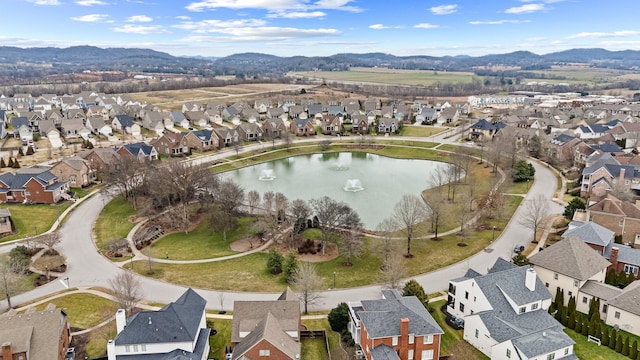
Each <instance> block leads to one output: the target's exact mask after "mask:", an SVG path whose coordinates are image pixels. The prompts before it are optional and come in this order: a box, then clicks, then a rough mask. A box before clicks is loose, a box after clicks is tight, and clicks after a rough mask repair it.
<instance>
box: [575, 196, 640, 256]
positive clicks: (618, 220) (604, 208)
mask: <svg viewBox="0 0 640 360" xmlns="http://www.w3.org/2000/svg"><path fill="white" fill-rule="evenodd" d="M585 212H586V218H587V219H589V221H592V222H594V223H596V224H598V225H600V226H602V227H605V228H607V229H609V230H611V231H613V232H614V234H615V236H620V238H621V241H622V243H623V244H629V245H632V246H633V247H636V248H640V206H639V205H638V204H637V203H632V202H629V201H622V200H620V199H618V198H617V197H615V196H613V195H612V194H611V193H607V194H606V195H605V197H604V198H603V199H602V200H600V201H598V202H596V203H595V204H593V205H591V206H589V207H588V208H587V210H586V211H585Z"/></svg>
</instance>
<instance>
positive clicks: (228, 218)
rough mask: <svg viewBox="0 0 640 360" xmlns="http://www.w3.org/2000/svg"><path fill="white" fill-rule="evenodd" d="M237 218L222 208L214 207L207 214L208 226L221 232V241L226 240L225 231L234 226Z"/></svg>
mask: <svg viewBox="0 0 640 360" xmlns="http://www.w3.org/2000/svg"><path fill="white" fill-rule="evenodd" d="M236 224H237V219H236V217H235V215H234V214H230V213H228V212H226V211H224V210H222V209H218V208H216V209H214V210H213V211H211V213H210V214H209V228H210V229H211V230H212V231H213V232H218V233H222V241H224V242H227V231H229V230H231V229H233V228H235V227H236Z"/></svg>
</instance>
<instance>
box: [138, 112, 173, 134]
mask: <svg viewBox="0 0 640 360" xmlns="http://www.w3.org/2000/svg"><path fill="white" fill-rule="evenodd" d="M167 118H168V121H165V120H166V119H167ZM168 122H170V123H171V127H172V128H173V120H171V118H170V117H167V116H166V114H165V113H163V112H160V111H146V112H145V114H144V117H142V127H143V128H145V129H149V130H151V131H155V133H156V134H158V135H162V133H164V129H165V128H166V124H167V123H168Z"/></svg>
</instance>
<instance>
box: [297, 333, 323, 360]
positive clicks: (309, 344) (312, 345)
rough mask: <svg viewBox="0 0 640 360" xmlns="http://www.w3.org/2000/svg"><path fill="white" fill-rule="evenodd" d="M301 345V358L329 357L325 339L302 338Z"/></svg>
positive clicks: (321, 358)
mask: <svg viewBox="0 0 640 360" xmlns="http://www.w3.org/2000/svg"><path fill="white" fill-rule="evenodd" d="M300 347H301V351H300V352H301V356H300V358H301V359H309V360H324V359H326V358H327V345H326V342H325V340H324V339H321V338H315V339H302V341H301V342H300Z"/></svg>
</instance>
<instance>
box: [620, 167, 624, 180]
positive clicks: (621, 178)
mask: <svg viewBox="0 0 640 360" xmlns="http://www.w3.org/2000/svg"><path fill="white" fill-rule="evenodd" d="M620 181H624V168H620ZM623 184H624V183H623Z"/></svg>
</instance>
